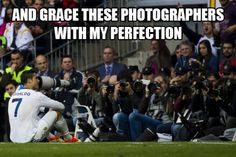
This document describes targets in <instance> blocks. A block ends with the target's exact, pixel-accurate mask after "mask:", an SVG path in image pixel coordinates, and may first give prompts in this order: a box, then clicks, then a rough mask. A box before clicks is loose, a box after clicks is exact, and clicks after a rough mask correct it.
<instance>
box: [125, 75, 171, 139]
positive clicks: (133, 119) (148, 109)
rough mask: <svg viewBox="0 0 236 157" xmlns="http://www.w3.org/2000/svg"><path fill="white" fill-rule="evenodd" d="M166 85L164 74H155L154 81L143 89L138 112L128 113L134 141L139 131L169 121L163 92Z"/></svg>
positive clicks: (153, 128)
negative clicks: (143, 93)
mask: <svg viewBox="0 0 236 157" xmlns="http://www.w3.org/2000/svg"><path fill="white" fill-rule="evenodd" d="M167 86H168V79H166V78H165V77H164V76H161V75H159V76H156V77H155V79H154V82H151V83H150V84H149V85H148V86H147V87H146V91H145V97H144V98H143V100H142V102H141V104H140V107H139V112H133V113H131V114H130V115H129V123H130V132H131V139H132V140H133V141H135V140H136V139H137V138H138V137H139V136H140V135H141V133H142V132H143V131H144V130H145V129H147V128H150V129H152V130H155V129H156V127H157V126H158V125H160V124H162V123H168V122H171V118H169V116H168V114H167V113H166V104H167V97H166V96H165V92H166V89H167Z"/></svg>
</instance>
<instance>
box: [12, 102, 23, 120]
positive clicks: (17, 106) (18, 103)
mask: <svg viewBox="0 0 236 157" xmlns="http://www.w3.org/2000/svg"><path fill="white" fill-rule="evenodd" d="M14 102H17V104H16V108H15V112H14V117H17V112H18V110H19V107H20V104H21V102H22V98H16V99H12V103H14Z"/></svg>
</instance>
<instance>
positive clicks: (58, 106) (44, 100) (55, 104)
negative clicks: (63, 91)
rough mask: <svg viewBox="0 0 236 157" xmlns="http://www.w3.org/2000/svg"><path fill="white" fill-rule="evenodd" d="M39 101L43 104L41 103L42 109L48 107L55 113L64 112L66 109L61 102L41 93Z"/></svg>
mask: <svg viewBox="0 0 236 157" xmlns="http://www.w3.org/2000/svg"><path fill="white" fill-rule="evenodd" d="M38 96H39V98H38V99H39V100H38V101H40V102H41V103H40V106H41V107H47V108H50V109H53V110H55V111H59V112H61V113H62V112H63V111H64V109H65V106H64V105H63V104H62V103H60V102H59V101H56V100H53V99H51V98H49V97H47V96H46V95H43V94H42V93H39V95H38Z"/></svg>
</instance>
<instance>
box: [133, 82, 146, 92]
mask: <svg viewBox="0 0 236 157" xmlns="http://www.w3.org/2000/svg"><path fill="white" fill-rule="evenodd" d="M133 88H134V90H135V91H141V90H143V89H144V85H143V82H142V81H140V80H137V81H135V82H134V84H133Z"/></svg>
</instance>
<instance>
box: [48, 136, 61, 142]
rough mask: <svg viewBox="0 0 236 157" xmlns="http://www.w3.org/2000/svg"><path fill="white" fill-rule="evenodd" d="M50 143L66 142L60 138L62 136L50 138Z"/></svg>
mask: <svg viewBox="0 0 236 157" xmlns="http://www.w3.org/2000/svg"><path fill="white" fill-rule="evenodd" d="M48 142H64V141H63V139H61V138H60V136H54V137H52V138H49V139H48Z"/></svg>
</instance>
